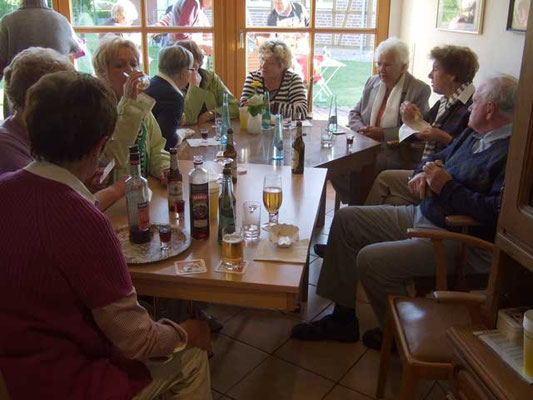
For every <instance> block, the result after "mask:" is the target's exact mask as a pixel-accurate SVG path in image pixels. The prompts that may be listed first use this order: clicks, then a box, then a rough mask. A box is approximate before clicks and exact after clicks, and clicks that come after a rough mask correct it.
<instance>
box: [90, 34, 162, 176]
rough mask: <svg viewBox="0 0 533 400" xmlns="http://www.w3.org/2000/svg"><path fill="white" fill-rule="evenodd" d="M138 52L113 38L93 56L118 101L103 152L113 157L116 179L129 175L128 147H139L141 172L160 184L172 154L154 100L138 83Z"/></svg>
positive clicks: (101, 77)
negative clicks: (167, 147)
mask: <svg viewBox="0 0 533 400" xmlns="http://www.w3.org/2000/svg"><path fill="white" fill-rule="evenodd" d="M139 58H140V55H139V50H137V47H136V46H135V44H134V43H133V42H131V41H129V40H126V39H122V38H120V37H117V36H114V37H110V38H106V40H103V41H102V42H101V43H100V45H99V46H98V48H97V49H96V51H95V52H94V55H93V60H92V61H93V67H94V71H95V72H96V76H97V77H98V78H99V79H100V80H101V81H102V82H104V84H106V85H107V86H108V87H109V88H110V89H112V90H113V93H114V94H115V98H116V101H117V111H118V119H117V124H116V127H115V131H114V132H113V137H112V140H110V141H109V142H108V143H107V145H106V147H105V150H104V153H105V155H106V157H108V158H114V159H115V163H116V167H115V173H114V176H115V178H120V177H122V176H125V175H129V167H128V155H129V153H128V147H129V146H133V145H134V144H136V145H138V146H139V150H140V153H141V172H142V174H143V176H148V175H152V176H154V177H156V178H159V179H160V180H161V182H165V181H166V177H165V173H166V172H167V171H168V169H169V167H170V155H169V154H168V152H167V151H166V150H165V143H166V141H165V139H164V138H163V136H162V135H161V130H160V129H159V125H158V124H157V121H156V120H155V118H154V116H153V115H152V113H151V110H152V108H153V107H154V105H155V100H154V99H152V98H151V97H149V96H147V95H145V94H143V93H141V91H140V89H139V80H140V79H141V78H142V77H143V73H142V72H140V71H138V68H139Z"/></svg>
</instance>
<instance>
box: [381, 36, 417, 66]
mask: <svg viewBox="0 0 533 400" xmlns="http://www.w3.org/2000/svg"><path fill="white" fill-rule="evenodd" d="M382 54H394V55H395V58H396V62H397V63H400V64H402V66H405V67H407V66H408V65H409V47H407V44H405V42H403V41H401V40H400V39H398V38H396V37H390V38H388V39H387V40H384V41H383V42H381V43H380V44H379V45H378V47H377V48H376V51H375V53H374V58H375V59H376V60H377V59H378V58H379V56H381V55H382Z"/></svg>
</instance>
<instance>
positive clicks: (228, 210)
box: [218, 163, 235, 244]
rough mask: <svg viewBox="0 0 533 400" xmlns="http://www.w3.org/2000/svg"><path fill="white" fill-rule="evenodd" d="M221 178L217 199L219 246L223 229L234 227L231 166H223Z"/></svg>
mask: <svg viewBox="0 0 533 400" xmlns="http://www.w3.org/2000/svg"><path fill="white" fill-rule="evenodd" d="M222 176H223V178H222V191H221V193H220V197H219V198H218V243H220V244H222V232H223V231H224V228H227V227H229V226H233V227H235V196H234V195H233V184H232V181H231V164H229V163H228V164H226V165H225V166H224V170H223V171H222Z"/></svg>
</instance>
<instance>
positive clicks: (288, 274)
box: [106, 160, 326, 310]
mask: <svg viewBox="0 0 533 400" xmlns="http://www.w3.org/2000/svg"><path fill="white" fill-rule="evenodd" d="M179 165H180V171H181V172H182V174H183V177H184V185H183V186H184V196H185V198H186V199H188V195H189V194H188V193H189V187H188V172H189V170H191V168H192V162H190V161H184V160H180V163H179ZM206 166H207V167H210V168H213V169H217V170H220V167H219V166H218V165H217V164H215V163H209V162H208V163H206ZM247 168H248V171H247V173H246V174H244V175H239V177H238V182H237V184H236V185H235V191H236V193H235V196H236V198H237V205H236V207H237V225H240V218H241V214H242V203H243V202H244V201H247V200H256V201H259V202H261V204H262V190H263V176H264V175H266V174H268V173H273V172H277V173H280V174H281V175H282V184H283V203H282V206H281V209H280V212H279V220H280V222H284V223H292V224H294V225H297V226H298V227H299V228H300V239H307V238H310V237H311V233H312V231H313V226H314V224H315V220H316V218H317V213H318V207H319V202H320V196H321V193H320V191H321V189H322V187H323V185H324V182H325V179H326V171H325V170H324V169H315V168H306V169H305V171H304V174H303V175H293V174H292V173H291V170H290V167H287V166H271V165H257V164H249V165H248V166H247ZM150 186H151V188H152V191H153V197H152V201H151V203H150V213H151V214H150V217H151V222H152V223H162V222H167V221H168V218H169V214H168V206H167V195H166V188H164V187H163V186H161V185H160V184H159V183H158V182H156V181H155V180H152V179H151V180H150ZM188 207H189V204H188V201H186V209H185V224H184V226H185V229H186V230H187V231H188V232H190V230H189V217H188V216H189V208H188ZM261 208H262V209H261V222H265V221H267V220H268V216H267V212H266V210H265V209H264V207H263V206H261ZM106 213H107V215H108V216H109V218H110V220H111V223H112V224H113V226H114V227H118V226H123V225H125V224H127V217H126V205H125V200H124V199H123V200H121V201H120V202H118V203H116V204H115V205H113V207H111V208H110V209H109V210H108V211H107V212H106ZM261 239H262V240H263V239H266V240H268V236H267V232H265V231H262V232H261ZM256 246H257V245H251V246H246V247H245V251H244V257H245V259H246V260H248V261H249V262H250V265H249V266H248V270H247V271H246V273H245V274H244V275H234V274H221V273H217V272H215V271H214V269H215V267H216V266H217V265H218V263H219V261H220V259H221V252H220V250H221V249H220V245H219V244H218V242H217V224H216V222H215V223H211V234H210V237H209V240H204V241H202V240H194V239H192V244H191V247H190V248H189V249H188V250H187V251H185V252H184V253H182V254H180V255H178V256H176V257H173V258H170V259H168V260H164V261H160V262H157V263H154V264H147V265H140V266H131V265H130V272H131V276H132V279H133V283H134V285H135V288H136V289H137V292H138V293H139V294H144V295H150V296H156V297H167V298H179V299H189V300H198V301H206V302H213V303H225V304H234V305H240V306H251V307H260V308H271V309H278V310H294V309H295V308H296V307H297V304H298V296H299V288H300V282H301V280H302V278H303V272H304V264H303V263H302V264H283V263H274V262H259V261H253V256H254V253H255V249H256ZM197 258H203V259H204V260H205V263H206V265H207V268H208V272H207V273H205V274H197V275H177V274H176V271H175V268H174V265H173V264H174V261H176V260H192V259H197Z"/></svg>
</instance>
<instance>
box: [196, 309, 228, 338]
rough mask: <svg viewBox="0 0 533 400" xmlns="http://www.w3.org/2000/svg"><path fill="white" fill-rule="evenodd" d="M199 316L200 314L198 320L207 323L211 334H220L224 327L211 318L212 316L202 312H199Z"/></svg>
mask: <svg viewBox="0 0 533 400" xmlns="http://www.w3.org/2000/svg"><path fill="white" fill-rule="evenodd" d="M200 314H201V317H200V318H201V319H203V320H205V321H207V323H208V324H209V330H210V331H211V332H212V333H217V332H220V331H221V330H222V328H224V325H223V324H222V322H220V321H218V320H216V319H215V318H213V316H212V315H209V314H208V313H206V312H205V311H204V310H200Z"/></svg>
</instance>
